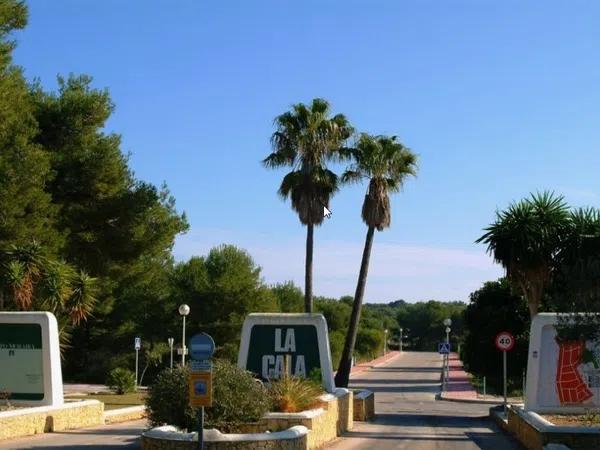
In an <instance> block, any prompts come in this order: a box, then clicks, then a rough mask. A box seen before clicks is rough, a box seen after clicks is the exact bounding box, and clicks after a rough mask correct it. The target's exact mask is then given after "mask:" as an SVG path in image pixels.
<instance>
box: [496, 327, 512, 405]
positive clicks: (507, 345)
mask: <svg viewBox="0 0 600 450" xmlns="http://www.w3.org/2000/svg"><path fill="white" fill-rule="evenodd" d="M494 343H495V344H496V348H497V349H498V350H500V351H501V352H502V376H503V380H504V386H503V387H504V416H506V404H507V401H506V400H507V399H506V384H507V383H506V352H509V351H511V350H512V349H513V347H514V346H515V337H514V336H513V335H512V334H511V333H510V332H508V331H501V332H500V333H498V334H497V335H496V339H494Z"/></svg>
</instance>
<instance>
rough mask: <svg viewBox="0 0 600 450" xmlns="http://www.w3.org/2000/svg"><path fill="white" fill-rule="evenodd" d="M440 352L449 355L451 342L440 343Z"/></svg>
mask: <svg viewBox="0 0 600 450" xmlns="http://www.w3.org/2000/svg"><path fill="white" fill-rule="evenodd" d="M438 353H439V354H440V355H447V354H448V353H450V342H440V343H438Z"/></svg>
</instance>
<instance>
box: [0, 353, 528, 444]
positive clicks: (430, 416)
mask: <svg viewBox="0 0 600 450" xmlns="http://www.w3.org/2000/svg"><path fill="white" fill-rule="evenodd" d="M440 371H441V359H440V356H439V355H438V354H437V353H410V352H404V353H402V354H401V355H399V356H398V357H396V358H394V359H392V360H390V361H389V362H387V363H385V364H384V365H382V366H380V367H377V368H374V369H371V370H368V371H365V372H361V373H358V374H356V375H354V376H353V377H352V382H351V386H352V387H355V388H367V389H369V390H372V391H374V392H375V393H376V394H375V399H376V405H375V410H376V413H377V417H376V420H375V421H374V422H369V423H360V422H355V424H354V429H353V430H352V431H351V432H348V433H347V434H346V435H345V436H344V437H342V438H340V439H338V440H337V441H335V442H334V443H333V444H331V445H329V446H328V447H327V449H328V450H354V449H357V450H359V449H368V450H388V449H394V450H401V449H407V450H408V449H410V450H413V449H417V450H432V449H436V450H458V449H460V450H462V449H466V450H471V449H484V450H488V449H489V450H504V449H507V450H512V449H515V450H516V449H521V447H520V446H519V445H518V443H516V441H514V440H513V439H512V438H510V437H508V436H507V435H505V434H503V433H502V432H501V431H500V430H499V429H498V428H497V427H496V425H495V424H494V423H493V422H491V421H490V420H489V419H488V418H487V415H488V408H489V405H479V404H470V403H458V402H449V401H440V400H436V399H435V395H436V394H437V393H438V392H439V388H440V382H439V378H440ZM145 428H146V421H145V420H138V421H135V422H127V423H122V424H116V425H107V426H100V427H95V428H86V429H83V430H73V431H64V432H58V433H48V434H40V435H37V436H33V437H26V438H21V439H12V440H10V441H0V450H25V449H36V450H42V449H45V450H51V449H65V450H101V449H109V450H110V449H116V448H119V449H139V448H140V440H139V435H140V433H141V432H142V431H143V430H144V429H145Z"/></svg>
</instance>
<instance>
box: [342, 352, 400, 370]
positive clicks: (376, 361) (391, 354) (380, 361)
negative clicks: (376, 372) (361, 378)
mask: <svg viewBox="0 0 600 450" xmlns="http://www.w3.org/2000/svg"><path fill="white" fill-rule="evenodd" d="M399 354H400V352H398V351H393V352H387V353H386V354H385V355H384V356H380V357H379V358H376V359H373V360H371V361H367V362H363V363H360V364H356V365H355V366H354V367H353V368H352V371H351V372H350V375H355V374H357V373H360V372H364V371H365V370H368V369H371V368H373V367H377V366H380V365H382V364H384V363H386V362H388V361H389V360H390V359H393V358H395V357H396V356H398V355H399Z"/></svg>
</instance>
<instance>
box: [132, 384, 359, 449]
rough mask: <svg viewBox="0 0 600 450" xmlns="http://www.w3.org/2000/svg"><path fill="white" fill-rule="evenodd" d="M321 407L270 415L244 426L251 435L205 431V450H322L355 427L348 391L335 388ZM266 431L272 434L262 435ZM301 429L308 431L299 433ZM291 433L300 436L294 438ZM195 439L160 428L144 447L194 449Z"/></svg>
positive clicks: (147, 435) (144, 441) (148, 435)
mask: <svg viewBox="0 0 600 450" xmlns="http://www.w3.org/2000/svg"><path fill="white" fill-rule="evenodd" d="M319 406H320V407H319V408H316V409H312V410H309V411H303V412H299V413H268V414H266V415H265V416H264V417H263V418H262V419H261V420H260V421H259V422H257V423H252V424H246V425H245V426H243V427H242V429H243V430H244V431H246V432H249V433H252V434H221V433H219V432H218V431H217V430H205V433H204V436H205V444H204V447H205V449H207V450H225V449H238V450H242V449H244V450H246V449H247V450H295V449H298V450H312V449H318V448H322V447H323V446H325V445H326V444H327V443H329V442H330V441H332V440H333V439H335V438H337V437H338V436H339V435H341V434H342V433H343V432H345V431H347V430H351V429H352V427H353V425H354V412H353V411H354V402H353V395H352V392H351V391H349V390H347V389H336V391H335V393H334V394H325V395H323V396H322V397H321V398H320V405H319ZM155 430H156V433H155V432H154V431H155ZM266 430H269V431H270V433H268V434H267V433H262V432H263V431H266ZM298 430H306V431H305V432H303V433H298ZM290 432H295V433H298V435H295V436H294V437H293V438H292V437H290ZM165 433H166V434H165ZM282 433H283V434H282ZM195 436H196V434H195V433H180V432H177V431H176V429H175V428H173V427H159V428H157V429H154V430H150V431H148V432H146V433H144V434H143V435H142V448H143V449H144V450H188V449H189V450H192V449H194V450H195V449H196V448H197V441H194V440H193V439H194V438H195ZM282 436H284V437H285V438H282ZM286 436H287V437H286ZM276 437H277V439H276Z"/></svg>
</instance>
